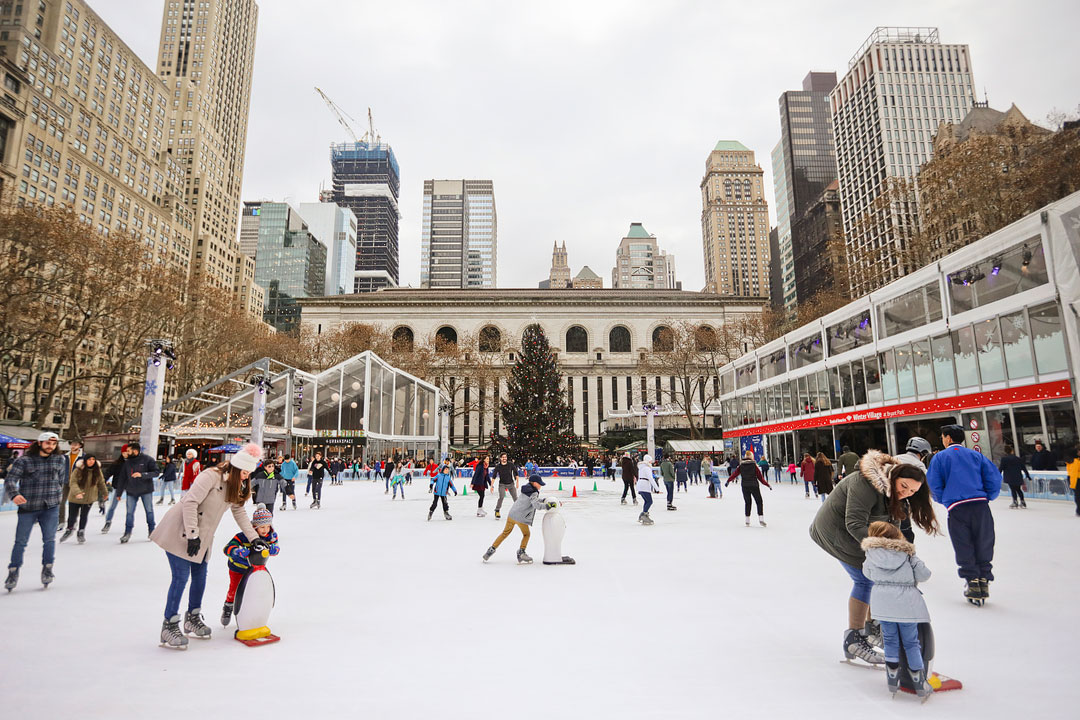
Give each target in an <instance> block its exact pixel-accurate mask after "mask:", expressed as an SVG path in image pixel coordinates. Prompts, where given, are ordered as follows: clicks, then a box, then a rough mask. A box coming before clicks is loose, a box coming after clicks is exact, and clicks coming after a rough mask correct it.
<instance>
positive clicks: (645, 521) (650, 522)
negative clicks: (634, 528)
mask: <svg viewBox="0 0 1080 720" xmlns="http://www.w3.org/2000/svg"><path fill="white" fill-rule="evenodd" d="M641 515H642V520H641V524H642V525H655V524H656V523H655V522H653V519H652V518H651V517H649V513H641Z"/></svg>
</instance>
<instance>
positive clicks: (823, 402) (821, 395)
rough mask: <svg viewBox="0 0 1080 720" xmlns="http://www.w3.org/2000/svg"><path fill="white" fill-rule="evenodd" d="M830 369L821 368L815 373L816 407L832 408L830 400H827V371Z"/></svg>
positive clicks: (820, 408)
mask: <svg viewBox="0 0 1080 720" xmlns="http://www.w3.org/2000/svg"><path fill="white" fill-rule="evenodd" d="M830 372H832V371H830V370H821V371H819V372H818V374H817V389H818V409H819V410H832V402H831V401H830V400H829V373H830Z"/></svg>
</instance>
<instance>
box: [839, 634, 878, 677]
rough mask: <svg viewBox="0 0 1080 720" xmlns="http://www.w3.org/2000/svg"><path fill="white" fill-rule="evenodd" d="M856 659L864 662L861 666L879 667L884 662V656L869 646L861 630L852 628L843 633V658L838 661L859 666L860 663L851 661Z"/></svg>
mask: <svg viewBox="0 0 1080 720" xmlns="http://www.w3.org/2000/svg"><path fill="white" fill-rule="evenodd" d="M856 659H858V660H862V661H863V663H865V665H862V666H863V667H880V666H882V665H884V664H885V656H884V655H882V654H881V653H879V652H876V651H875V650H874V648H872V647H870V643H868V642H866V638H865V637H863V634H862V632H861V631H859V630H855V629H854V628H852V629H849V630H847V631H845V633H844V659H843V660H841V661H840V662H846V663H847V664H848V665H857V666H859V665H860V663H856V662H852V661H853V660H856Z"/></svg>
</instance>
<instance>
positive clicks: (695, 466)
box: [686, 456, 701, 485]
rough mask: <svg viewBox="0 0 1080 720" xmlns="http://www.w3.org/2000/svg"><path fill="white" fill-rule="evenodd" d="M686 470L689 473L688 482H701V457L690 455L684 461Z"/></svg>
mask: <svg viewBox="0 0 1080 720" xmlns="http://www.w3.org/2000/svg"><path fill="white" fill-rule="evenodd" d="M686 472H688V473H689V474H690V484H691V485H693V484H694V483H699V482H701V458H699V457H696V456H692V457H691V458H690V459H689V460H688V461H687V463H686Z"/></svg>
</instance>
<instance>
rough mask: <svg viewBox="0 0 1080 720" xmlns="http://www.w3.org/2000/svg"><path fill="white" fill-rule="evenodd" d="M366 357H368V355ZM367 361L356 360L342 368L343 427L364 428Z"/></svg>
mask: <svg viewBox="0 0 1080 720" xmlns="http://www.w3.org/2000/svg"><path fill="white" fill-rule="evenodd" d="M364 357H367V356H366V355H365V356H364ZM366 367H367V363H366V361H360V362H354V363H350V364H349V365H346V366H345V367H344V368H342V372H343V373H344V382H343V383H342V393H341V395H342V399H341V429H342V430H363V429H365V428H364V397H365V395H366V393H365V392H364V390H365V388H364V372H365V368H366Z"/></svg>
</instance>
